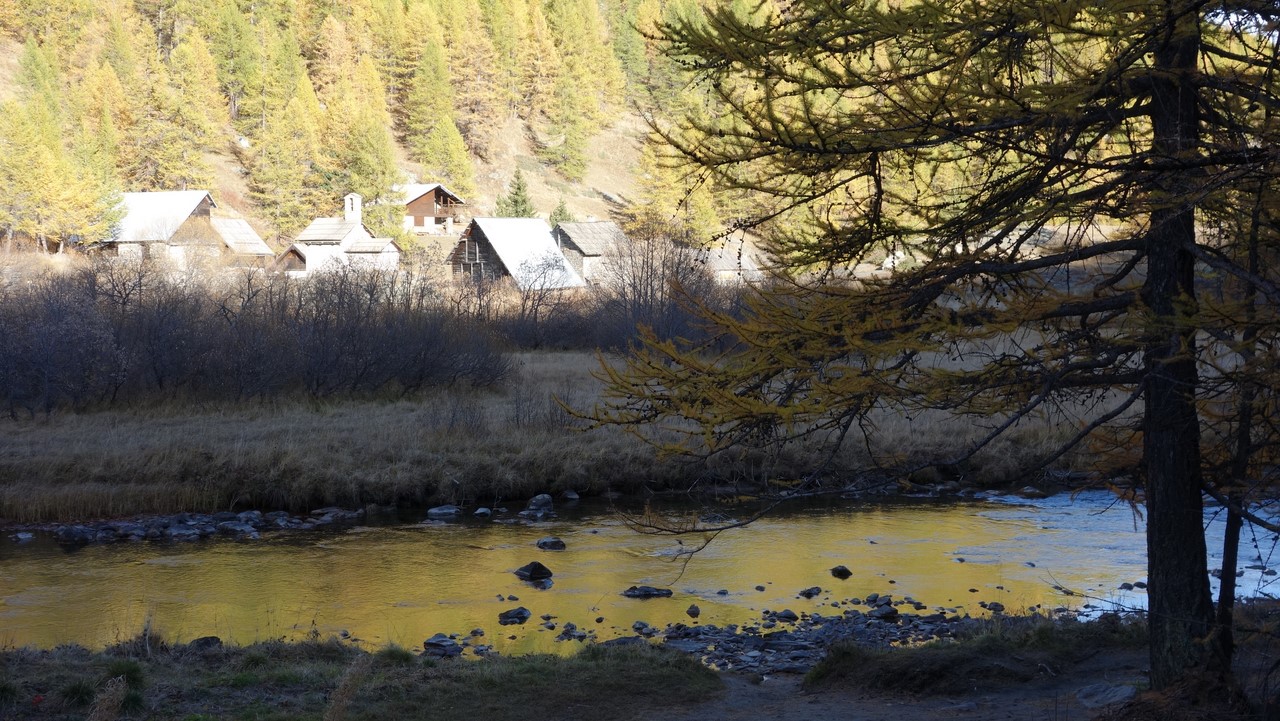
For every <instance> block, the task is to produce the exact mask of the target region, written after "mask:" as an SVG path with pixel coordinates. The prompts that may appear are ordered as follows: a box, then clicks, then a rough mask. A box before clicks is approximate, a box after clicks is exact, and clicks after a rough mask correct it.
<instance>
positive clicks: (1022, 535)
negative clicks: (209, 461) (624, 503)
mask: <svg viewBox="0 0 1280 721" xmlns="http://www.w3.org/2000/svg"><path fill="white" fill-rule="evenodd" d="M515 510H518V509H512V513H510V514H505V515H503V514H500V515H498V516H495V518H494V519H492V520H485V521H478V520H467V521H464V522H459V523H440V524H435V523H431V524H422V523H416V522H407V523H406V522H404V519H403V517H400V518H395V517H384V518H370V519H368V520H367V521H366V525H359V526H354V527H347V528H342V529H332V530H325V531H307V532H299V531H294V532H281V533H278V534H265V535H264V537H263V538H262V539H261V540H244V541H234V540H226V539H210V540H205V541H198V542H188V543H173V542H133V543H117V544H104V545H90V546H85V547H80V548H74V549H73V548H67V547H62V546H59V545H58V544H56V543H55V542H54V541H53V540H52V538H51V537H46V536H43V535H41V536H38V537H37V538H36V539H34V540H32V541H28V542H26V543H17V542H15V541H14V540H12V539H11V538H5V539H0V647H15V646H24V645H34V646H39V647H52V646H56V645H58V644H64V643H77V644H81V645H85V646H89V647H91V648H98V647H103V646H106V645H109V644H111V643H115V642H117V641H122V640H126V639H128V638H130V637H132V636H134V635H135V634H136V633H138V632H139V631H140V630H141V629H142V628H143V627H144V625H147V624H150V626H151V628H152V629H153V630H155V631H158V632H159V633H160V634H162V635H163V636H164V637H165V638H167V639H169V640H173V641H190V640H192V639H195V638H198V637H202V636H208V635H216V636H219V637H220V638H222V639H223V640H225V641H231V642H237V643H249V642H253V641H258V640H268V639H277V638H284V639H300V638H305V637H307V636H308V635H314V634H319V635H320V636H322V637H327V636H330V635H339V636H342V637H346V638H352V639H356V640H358V641H360V642H362V643H363V644H365V645H367V646H368V647H370V648H377V647H381V646H384V645H387V644H389V643H397V644H400V645H403V646H405V647H409V648H420V647H421V643H422V641H423V640H424V639H426V638H427V637H429V636H431V635H433V634H435V633H438V632H443V633H446V634H449V633H457V634H463V635H466V634H469V633H470V632H471V631H472V630H473V629H483V630H484V631H485V634H486V635H485V637H484V638H485V643H486V644H489V645H491V646H492V647H493V648H494V650H496V651H499V652H501V653H529V652H553V653H554V652H568V651H571V650H573V649H575V648H576V647H577V644H576V643H574V642H572V641H569V642H564V641H557V640H556V635H557V634H556V633H555V632H554V631H547V630H544V629H542V628H541V627H540V626H539V625H537V624H538V618H539V617H540V616H542V615H544V614H549V615H551V616H554V617H555V619H556V622H557V623H560V624H563V623H564V622H566V621H567V622H572V623H573V624H575V625H576V626H577V627H578V628H579V629H582V630H584V631H588V632H590V633H591V634H592V635H593V636H594V637H595V638H596V639H598V640H606V639H609V638H614V637H618V636H623V635H630V634H632V633H633V631H632V626H633V624H634V623H635V622H636V621H644V622H646V623H648V624H651V625H653V626H659V627H661V626H664V625H666V624H668V623H675V622H684V623H689V624H693V623H706V624H718V625H725V624H731V623H737V624H742V623H751V622H754V621H758V620H759V619H760V618H761V616H762V614H763V613H764V612H765V610H766V609H768V610H772V611H779V610H782V609H784V608H786V609H792V610H794V611H795V612H797V613H804V612H820V613H824V614H838V613H839V611H838V609H839V608H841V607H842V606H845V605H847V602H848V600H849V599H851V598H857V599H860V598H864V597H866V596H867V595H869V594H872V593H878V594H893V595H894V597H895V598H902V597H906V596H909V597H911V598H912V599H914V600H915V601H918V602H919V603H921V604H923V605H924V606H926V607H927V608H929V609H931V610H936V609H947V610H948V611H951V612H954V613H956V614H959V615H964V614H966V613H967V614H970V615H975V616H976V615H983V614H985V613H986V609H985V608H984V607H983V605H982V604H983V603H984V602H985V603H987V604H989V603H991V602H998V603H1000V604H1001V605H1002V606H1003V607H1004V608H1005V609H1006V610H1007V611H1008V612H1010V613H1016V612H1021V611H1026V610H1027V609H1029V608H1041V609H1045V610H1050V609H1054V608H1058V607H1068V608H1073V609H1081V608H1083V607H1084V605H1085V604H1089V605H1090V606H1092V607H1093V608H1091V609H1088V610H1091V611H1095V612H1096V611H1098V610H1102V609H1109V608H1113V607H1119V608H1142V607H1144V606H1145V600H1146V599H1145V592H1144V591H1143V590H1142V588H1141V587H1140V586H1139V587H1137V588H1132V589H1127V588H1126V589H1122V588H1121V584H1133V583H1135V582H1141V581H1143V580H1144V579H1145V574H1146V554H1145V537H1144V532H1143V527H1142V523H1141V519H1140V518H1139V517H1137V516H1135V514H1134V513H1133V512H1132V511H1131V510H1130V509H1129V508H1128V507H1126V506H1124V505H1122V504H1116V503H1115V502H1114V498H1113V497H1112V496H1110V495H1109V494H1107V493H1103V492H1088V493H1082V494H1079V495H1078V496H1076V497H1075V498H1072V497H1071V496H1069V495H1058V496H1054V497H1051V498H1048V499H1043V500H1035V501H1030V500H1023V499H1016V498H1011V497H1007V498H1000V499H993V500H974V501H954V500H951V501H945V502H938V501H931V502H909V501H893V502H878V503H869V502H856V503H855V502H845V503H844V504H843V505H839V504H835V505H831V504H828V505H805V506H797V507H794V508H789V509H784V510H783V511H781V512H778V513H775V514H773V515H771V516H769V517H766V518H764V519H762V520H760V521H757V522H756V523H754V524H752V525H751V526H749V527H747V528H742V529H735V530H731V531H727V532H725V533H723V534H721V535H720V536H719V537H718V538H716V539H715V541H714V542H713V543H712V544H711V545H709V546H708V547H707V548H706V549H704V550H702V551H701V552H699V553H697V554H696V555H694V556H693V557H692V558H691V559H689V562H688V564H687V565H686V564H682V563H681V556H680V551H681V550H683V549H684V548H685V547H687V546H688V545H692V544H695V543H697V542H698V540H699V539H698V538H697V537H693V538H690V537H684V538H673V537H670V536H654V535H645V534H641V533H637V532H636V531H635V530H633V529H632V528H630V527H628V526H627V525H626V523H624V522H623V521H622V520H621V519H620V517H619V516H618V514H617V513H616V512H615V511H614V510H613V509H612V508H610V507H609V506H608V505H606V504H603V503H600V502H594V501H582V502H578V503H574V504H565V503H563V502H561V503H558V504H557V508H556V511H557V514H558V515H557V517H556V518H554V519H552V520H550V521H544V522H537V523H526V522H523V521H518V520H517V519H516V518H515V514H514V511H515ZM684 510H688V509H681V508H677V507H672V508H671V511H672V512H676V511H684ZM729 512H730V513H733V512H734V511H733V510H730V511H729ZM1206 523H1207V524H1208V528H1209V537H1210V567H1211V568H1216V567H1217V566H1218V565H1219V563H1220V561H1219V558H1218V555H1219V554H1220V549H1221V526H1222V523H1221V522H1220V521H1219V520H1217V517H1216V515H1215V514H1214V513H1213V512H1212V511H1210V512H1208V513H1206ZM1259 533H1260V532H1259ZM551 535H554V536H559V537H560V538H562V539H564V541H565V543H566V546H567V548H566V549H565V550H563V551H543V550H539V549H538V548H536V546H535V544H536V541H537V540H538V539H539V538H542V537H545V536H551ZM1274 546H1275V540H1274V537H1273V536H1272V535H1270V534H1267V535H1266V536H1265V537H1260V536H1256V535H1253V534H1252V533H1251V532H1250V530H1249V529H1246V537H1245V539H1244V541H1243V544H1242V548H1243V549H1244V550H1243V551H1242V553H1241V558H1242V563H1241V565H1242V566H1248V567H1249V568H1248V569H1247V570H1246V571H1245V576H1244V577H1243V578H1242V579H1241V580H1240V593H1241V594H1242V595H1245V596H1256V595H1265V594H1269V593H1272V592H1274V591H1275V590H1276V588H1275V586H1274V585H1273V584H1274V583H1275V576H1274V575H1273V572H1272V571H1270V570H1269V568H1270V566H1271V560H1272V559H1271V554H1272V552H1273V551H1274ZM535 560H536V561H540V562H542V563H543V564H545V565H547V566H548V567H550V568H551V570H552V571H553V573H554V576H553V578H552V584H551V586H550V588H547V589H542V590H540V589H537V588H535V587H533V586H531V585H530V584H528V583H525V582H522V581H520V580H519V579H517V578H516V576H515V575H514V574H513V573H512V571H514V570H515V569H516V568H518V567H520V566H523V565H525V564H526V563H529V562H530V561H535ZM1277 563H1278V564H1280V561H1277ZM837 565H843V566H846V567H847V568H848V569H849V570H850V571H851V572H852V575H851V576H850V577H849V578H847V579H844V580H840V579H837V578H834V577H832V575H831V574H830V569H831V568H832V567H834V566H837ZM637 584H646V585H651V586H657V587H666V588H670V589H671V590H672V591H673V592H674V593H673V595H672V597H670V598H659V599H650V600H639V599H632V598H626V597H623V596H622V595H621V592H622V591H623V590H624V589H626V588H628V587H630V586H633V585H637ZM813 586H820V587H821V588H822V589H823V592H822V593H821V594H819V595H818V596H816V597H815V598H812V599H805V598H801V597H799V596H798V595H797V594H798V592H799V591H801V590H803V589H806V588H810V587H813ZM757 587H763V589H764V590H757ZM1064 588H1065V589H1070V590H1072V591H1075V592H1077V593H1079V594H1084V596H1079V595H1077V596H1071V595H1066V594H1064V593H1063V592H1062V591H1061V590H1060V589H1064ZM691 604H696V605H697V606H698V607H699V609H700V611H701V613H700V615H699V617H698V619H697V620H696V621H694V620H691V619H690V618H689V617H688V616H687V615H686V609H688V607H689V606H690V605H691ZM833 604H838V605H833ZM516 606H524V607H526V608H528V609H529V610H530V611H531V612H532V614H533V620H532V621H530V622H529V623H527V624H525V625H523V626H500V625H499V624H498V620H497V619H498V614H499V613H501V612H503V611H506V610H509V609H512V608H515V607H516ZM921 612H922V613H928V612H930V611H921ZM597 619H602V620H599V621H597Z"/></svg>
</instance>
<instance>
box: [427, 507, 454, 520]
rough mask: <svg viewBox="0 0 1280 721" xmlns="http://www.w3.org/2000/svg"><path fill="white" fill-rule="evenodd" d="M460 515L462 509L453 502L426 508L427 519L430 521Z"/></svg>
mask: <svg viewBox="0 0 1280 721" xmlns="http://www.w3.org/2000/svg"><path fill="white" fill-rule="evenodd" d="M461 515H462V509H461V508H458V507H457V506H455V505H453V504H449V505H446V506H436V507H435V508H430V509H427V519H428V520H432V521H449V520H453V519H455V518H458V517H460V516H461Z"/></svg>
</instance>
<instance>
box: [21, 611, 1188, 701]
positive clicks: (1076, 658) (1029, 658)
mask: <svg viewBox="0 0 1280 721" xmlns="http://www.w3.org/2000/svg"><path fill="white" fill-rule="evenodd" d="M1144 644H1145V637H1144V635H1143V631H1142V625H1141V624H1140V623H1136V622H1124V621H1119V620H1117V619H1114V618H1112V619H1109V620H1107V621H1105V622H1101V623H1097V622H1095V623H1077V622H1061V621H1059V622H1054V621H1050V620H1048V619H1045V618H1026V617H1022V618H1004V619H1001V620H999V621H994V622H973V623H971V624H970V625H969V626H968V627H967V629H966V630H965V632H964V633H962V634H960V635H959V637H958V638H956V639H954V640H952V641H949V642H947V643H945V644H932V645H926V646H923V647H921V646H913V647H910V648H897V649H886V650H879V651H876V650H868V649H866V648H865V647H862V646H857V645H852V644H849V643H845V644H841V645H838V646H836V647H835V649H834V650H833V652H832V653H831V654H829V655H828V656H826V657H825V658H824V659H823V660H821V661H820V662H818V663H817V664H816V666H815V665H814V664H809V665H808V667H806V668H805V669H799V668H797V669H795V670H794V671H793V672H780V673H779V672H766V673H761V672H759V671H747V672H743V673H739V672H716V671H713V670H711V669H709V668H707V667H706V666H705V665H704V664H701V663H699V662H698V661H697V660H696V656H691V655H689V654H687V653H680V652H679V651H678V650H676V649H678V648H679V647H678V645H673V644H670V643H668V644H666V645H665V646H651V645H649V644H647V643H627V644H621V645H619V644H614V645H588V646H586V647H584V648H583V649H582V651H580V652H579V653H578V654H576V655H574V656H571V657H554V656H526V657H514V658H500V657H492V656H490V657H487V658H484V659H478V660H475V661H467V660H465V659H462V658H457V657H453V656H452V655H451V654H450V653H448V652H447V651H442V650H441V649H442V648H444V647H442V646H439V645H437V646H434V647H433V646H431V645H428V646H427V648H426V649H425V650H423V651H421V652H419V651H416V650H410V649H405V648H400V647H387V648H383V649H381V650H378V651H373V652H368V651H363V650H360V649H359V648H356V647H354V646H352V645H351V644H348V643H344V642H342V641H340V640H335V639H331V640H328V641H320V640H310V641H305V642H301V643H293V644H286V643H280V642H268V643H259V644H254V645H251V646H246V647H234V646H227V645H224V644H222V643H220V642H219V641H217V640H216V639H211V638H204V639H197V640H194V641H192V642H191V643H188V644H183V645H175V644H169V643H167V642H165V641H164V640H163V639H160V638H156V637H149V636H147V635H145V634H144V635H141V636H139V637H138V638H135V639H132V640H130V641H128V642H126V643H122V644H118V645H116V646H114V647H111V648H109V649H106V650H105V651H102V652H100V653H90V652H88V651H86V650H84V649H82V648H78V647H60V648H58V649H53V650H49V651H35V650H30V649H16V650H9V651H4V652H3V653H0V669H3V670H4V675H3V678H2V680H0V713H3V715H4V718H7V719H15V721H16V720H24V721H25V720H26V719H82V718H85V717H86V715H87V716H88V718H91V719H96V720H98V721H106V720H109V719H117V718H127V719H184V720H185V721H212V720H213V719H244V718H252V719H259V720H263V721H267V720H276V719H279V720H283V719H291V720H293V719H320V718H323V719H339V718H346V719H378V718H396V719H405V720H409V719H422V720H424V721H426V720H434V719H455V718H459V717H461V716H467V717H479V718H485V719H489V720H491V721H507V720H508V719H510V720H511V721H515V720H516V719H519V720H520V721H544V720H546V721H549V720H551V719H563V718H585V717H589V718H593V719H604V720H609V719H637V718H664V719H669V720H670V721H685V720H693V719H753V720H757V719H762V718H769V719H777V720H778V721H798V720H799V719H812V718H856V719H859V721H875V720H879V719H884V720H886V721H887V720H888V719H907V718H909V719H913V720H914V721H932V720H935V719H936V720H941V719H965V720H969V721H993V720H994V719H1004V720H1008V719H1028V720H1030V719H1037V720H1038V719H1044V718H1053V719H1086V718H1092V717H1094V715H1095V714H1098V713H1101V712H1104V711H1107V710H1108V709H1109V710H1110V713H1111V715H1110V716H1108V718H1145V717H1144V716H1141V715H1137V714H1130V715H1125V714H1124V713H1123V710H1124V709H1125V708H1126V706H1125V704H1129V706H1128V707H1127V708H1131V709H1144V708H1145V709H1147V710H1148V711H1149V710H1150V705H1151V700H1150V697H1144V696H1143V695H1142V692H1143V691H1144V689H1145V685H1146V682H1145V675H1144V668H1145V653H1146V651H1145V645H1144ZM806 672H807V673H806ZM1162 710H1163V711H1164V713H1165V714H1166V715H1165V716H1164V717H1165V718H1167V719H1184V718H1209V717H1205V716H1193V715H1187V714H1182V715H1179V714H1178V713H1176V710H1177V709H1176V708H1174V707H1173V706H1172V705H1171V704H1169V703H1168V702H1167V699H1165V703H1164V706H1163V707H1162ZM1200 710H1201V711H1207V710H1208V709H1203V708H1202V709H1200Z"/></svg>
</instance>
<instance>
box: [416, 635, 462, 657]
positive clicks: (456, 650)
mask: <svg viewBox="0 0 1280 721" xmlns="http://www.w3.org/2000/svg"><path fill="white" fill-rule="evenodd" d="M422 651H423V653H425V654H426V655H428V656H438V657H440V658H453V657H454V656H461V655H462V646H460V645H459V644H458V642H457V641H454V640H453V639H451V638H449V637H448V636H446V635H444V634H443V633H437V634H436V635H434V636H432V637H431V638H429V639H427V640H426V641H423V642H422Z"/></svg>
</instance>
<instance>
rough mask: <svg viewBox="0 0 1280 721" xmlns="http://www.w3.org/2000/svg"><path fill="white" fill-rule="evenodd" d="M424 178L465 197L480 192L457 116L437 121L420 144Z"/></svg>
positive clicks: (419, 160) (420, 160)
mask: <svg viewBox="0 0 1280 721" xmlns="http://www.w3.org/2000/svg"><path fill="white" fill-rule="evenodd" d="M418 152H419V158H418V162H420V163H421V164H422V170H423V174H424V179H427V180H433V181H436V182H440V183H444V184H446V185H448V186H449V187H450V188H452V189H453V191H454V192H455V193H458V194H459V195H461V196H462V197H463V198H470V197H473V196H474V195H475V192H476V171H475V167H474V166H473V165H472V163H471V154H470V153H469V152H467V143H466V141H465V140H463V139H462V133H460V132H459V131H458V126H457V125H455V124H454V122H453V118H451V117H450V118H446V119H445V120H444V121H443V122H440V123H437V124H436V126H435V127H434V128H432V129H431V132H430V133H428V134H427V137H426V138H425V140H424V141H423V143H422V144H421V145H420V146H418Z"/></svg>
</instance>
